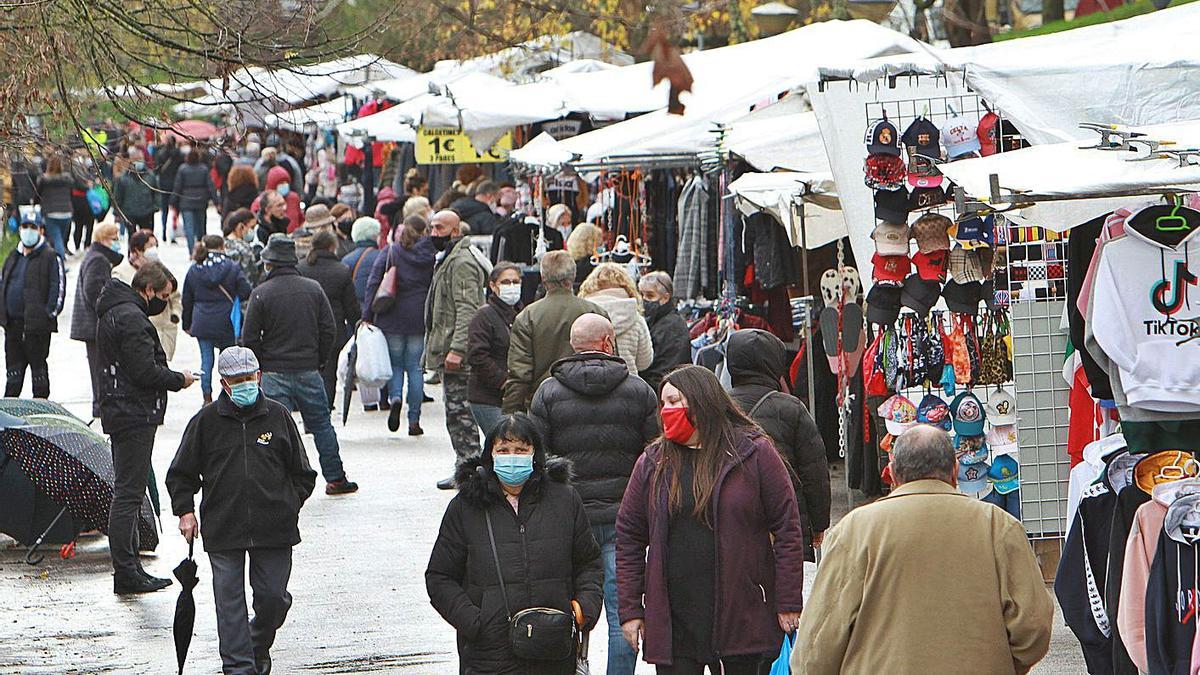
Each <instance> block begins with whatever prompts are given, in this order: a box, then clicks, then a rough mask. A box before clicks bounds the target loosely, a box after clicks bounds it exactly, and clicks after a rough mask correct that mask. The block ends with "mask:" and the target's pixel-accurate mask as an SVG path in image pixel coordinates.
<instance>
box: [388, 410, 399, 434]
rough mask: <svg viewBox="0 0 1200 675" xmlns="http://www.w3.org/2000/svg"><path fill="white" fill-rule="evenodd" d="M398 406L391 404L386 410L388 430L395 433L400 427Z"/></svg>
mask: <svg viewBox="0 0 1200 675" xmlns="http://www.w3.org/2000/svg"><path fill="white" fill-rule="evenodd" d="M400 413H401V410H400V406H398V405H393V406H392V409H391V410H390V411H389V412H388V431H391V432H393V433H395V432H396V431H397V430H399V429H400Z"/></svg>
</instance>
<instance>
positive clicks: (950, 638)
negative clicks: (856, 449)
mask: <svg viewBox="0 0 1200 675" xmlns="http://www.w3.org/2000/svg"><path fill="white" fill-rule="evenodd" d="M891 466H892V475H893V477H894V478H895V480H896V483H897V485H898V487H897V488H896V490H895V491H893V492H892V493H891V494H890V495H888V496H887V497H884V498H883V499H880V500H879V501H878V502H875V503H874V504H870V505H868V506H863V507H861V508H858V509H855V510H854V511H852V512H851V513H850V514H849V515H847V516H846V517H845V518H843V519H842V521H841V522H840V523H838V524H837V526H835V527H834V528H833V529H831V530H830V531H829V533H828V535H827V536H826V537H825V545H824V547H823V549H822V550H823V552H824V559H823V560H822V561H821V567H820V570H819V571H818V573H817V579H816V584H815V585H814V587H813V591H812V596H811V598H810V599H809V602H808V604H807V605H806V606H805V608H804V613H803V614H802V615H801V618H800V628H799V630H798V631H797V638H796V645H795V650H794V651H793V652H792V664H791V665H792V672H793V673H795V674H797V675H825V674H829V675H835V674H837V673H888V674H889V675H905V674H908V673H912V674H913V675H916V674H920V675H937V674H939V673H964V672H970V673H989V674H990V675H1001V674H1003V673H1017V674H1022V673H1026V672H1028V671H1029V669H1030V668H1032V667H1033V665H1034V664H1036V663H1037V662H1038V661H1040V660H1041V659H1042V657H1043V656H1045V655H1046V651H1047V650H1048V649H1049V647H1050V625H1051V622H1052V620H1053V618H1054V605H1053V602H1052V601H1051V599H1050V594H1049V592H1048V591H1047V590H1046V586H1045V584H1044V583H1043V581H1042V574H1041V571H1040V570H1039V569H1038V565H1037V560H1036V559H1035V558H1034V555H1033V550H1032V549H1031V548H1030V546H1029V542H1028V541H1027V540H1026V538H1025V530H1024V528H1023V527H1022V526H1021V523H1020V522H1018V521H1017V520H1016V519H1014V518H1013V517H1012V516H1010V515H1008V514H1007V513H1005V512H1004V511H1003V510H1001V509H999V508H997V507H995V506H992V505H991V504H987V503H985V502H981V501H977V500H975V499H972V498H970V497H967V496H966V495H962V494H959V493H958V492H957V491H956V490H955V485H956V476H957V469H956V460H955V457H954V449H953V447H952V445H951V443H950V438H949V437H948V436H947V435H946V433H945V432H944V431H941V430H940V429H935V428H933V427H930V426H918V427H915V428H913V429H910V430H908V431H906V432H905V433H904V434H902V435H901V436H900V438H899V439H897V441H896V445H895V448H894V450H893V452H892V463H891Z"/></svg>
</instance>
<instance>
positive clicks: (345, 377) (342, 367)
mask: <svg viewBox="0 0 1200 675" xmlns="http://www.w3.org/2000/svg"><path fill="white" fill-rule="evenodd" d="M354 346H355V340H354V338H353V337H351V338H350V339H349V340H347V341H346V346H345V347H342V351H341V353H340V354H338V366H337V379H338V382H339V383H340V384H341V385H342V386H343V387H345V386H347V385H348V384H349V383H350V380H351V378H353V377H354V372H353V370H354V369H353V368H352V367H351V366H350V356H351V355H352V354H353V353H354Z"/></svg>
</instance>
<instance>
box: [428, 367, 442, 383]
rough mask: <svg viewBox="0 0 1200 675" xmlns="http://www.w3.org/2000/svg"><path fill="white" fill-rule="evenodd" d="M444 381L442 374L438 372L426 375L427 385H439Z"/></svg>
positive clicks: (434, 371)
mask: <svg viewBox="0 0 1200 675" xmlns="http://www.w3.org/2000/svg"><path fill="white" fill-rule="evenodd" d="M441 381H442V374H441V373H439V372H438V371H436V370H433V371H430V372H429V373H428V374H426V375H425V384H438V383H440V382H441Z"/></svg>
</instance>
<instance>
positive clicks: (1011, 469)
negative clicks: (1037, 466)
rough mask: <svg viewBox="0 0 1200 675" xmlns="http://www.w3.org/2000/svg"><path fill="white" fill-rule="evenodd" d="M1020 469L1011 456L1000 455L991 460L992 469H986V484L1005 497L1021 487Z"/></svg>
mask: <svg viewBox="0 0 1200 675" xmlns="http://www.w3.org/2000/svg"><path fill="white" fill-rule="evenodd" d="M1020 471H1021V468H1020V466H1019V465H1018V464H1017V460H1015V459H1013V456H1012V455H1000V456H999V457H997V458H996V459H994V460H992V468H990V469H988V482H989V483H991V484H992V489H993V490H995V491H996V492H999V493H1000V494H1002V495H1006V494H1008V493H1010V492H1012V491H1013V490H1016V489H1017V488H1019V487H1021V475H1020Z"/></svg>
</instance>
